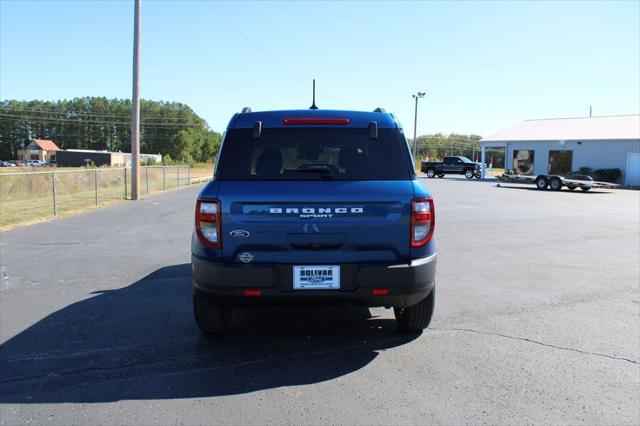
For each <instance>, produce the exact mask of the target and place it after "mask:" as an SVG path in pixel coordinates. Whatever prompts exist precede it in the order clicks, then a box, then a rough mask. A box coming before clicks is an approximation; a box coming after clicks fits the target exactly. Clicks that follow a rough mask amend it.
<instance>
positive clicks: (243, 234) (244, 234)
mask: <svg viewBox="0 0 640 426" xmlns="http://www.w3.org/2000/svg"><path fill="white" fill-rule="evenodd" d="M229 235H231V236H232V237H235V238H247V237H248V236H249V235H251V234H249V231H245V230H244V229H236V230H234V231H231V232H229Z"/></svg>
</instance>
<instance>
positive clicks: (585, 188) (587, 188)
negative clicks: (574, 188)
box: [580, 186, 591, 192]
mask: <svg viewBox="0 0 640 426" xmlns="http://www.w3.org/2000/svg"><path fill="white" fill-rule="evenodd" d="M580 189H582V190H583V191H584V192H587V191H588V190H590V189H591V187H590V186H583V187H581V188H580Z"/></svg>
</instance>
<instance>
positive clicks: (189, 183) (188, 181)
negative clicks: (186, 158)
mask: <svg viewBox="0 0 640 426" xmlns="http://www.w3.org/2000/svg"><path fill="white" fill-rule="evenodd" d="M187 185H191V166H187Z"/></svg>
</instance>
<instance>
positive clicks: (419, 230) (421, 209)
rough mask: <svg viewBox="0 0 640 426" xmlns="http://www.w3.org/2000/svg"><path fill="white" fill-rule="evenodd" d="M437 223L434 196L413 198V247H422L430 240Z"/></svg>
mask: <svg viewBox="0 0 640 426" xmlns="http://www.w3.org/2000/svg"><path fill="white" fill-rule="evenodd" d="M435 225H436V211H435V208H434V206H433V198H431V197H422V198H414V199H413V200H411V247H422V246H424V245H425V244H427V243H428V242H429V240H430V239H431V236H432V235H433V231H434V229H435Z"/></svg>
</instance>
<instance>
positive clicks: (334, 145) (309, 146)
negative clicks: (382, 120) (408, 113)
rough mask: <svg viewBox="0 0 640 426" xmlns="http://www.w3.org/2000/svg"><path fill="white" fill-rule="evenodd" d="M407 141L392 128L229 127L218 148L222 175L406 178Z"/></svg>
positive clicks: (218, 173)
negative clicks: (258, 130) (373, 133)
mask: <svg viewBox="0 0 640 426" xmlns="http://www.w3.org/2000/svg"><path fill="white" fill-rule="evenodd" d="M406 149H407V148H406V143H405V142H404V138H403V136H402V133H401V132H400V131H399V130H397V129H379V131H378V138H377V139H371V138H370V137H369V129H350V128H347V129H344V128H317V127H314V128H290V129H286V128H284V129H283V128H278V129H264V130H263V131H262V134H261V136H260V138H259V139H254V138H253V129H233V130H230V131H229V132H228V133H227V135H226V137H225V141H224V144H223V148H222V152H221V154H220V161H219V168H218V169H217V170H216V178H218V179H221V180H322V179H336V180H369V179H373V180H402V179H410V178H411V175H410V166H409V165H408V162H407V158H406V156H405V152H404V151H405V150H406Z"/></svg>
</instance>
